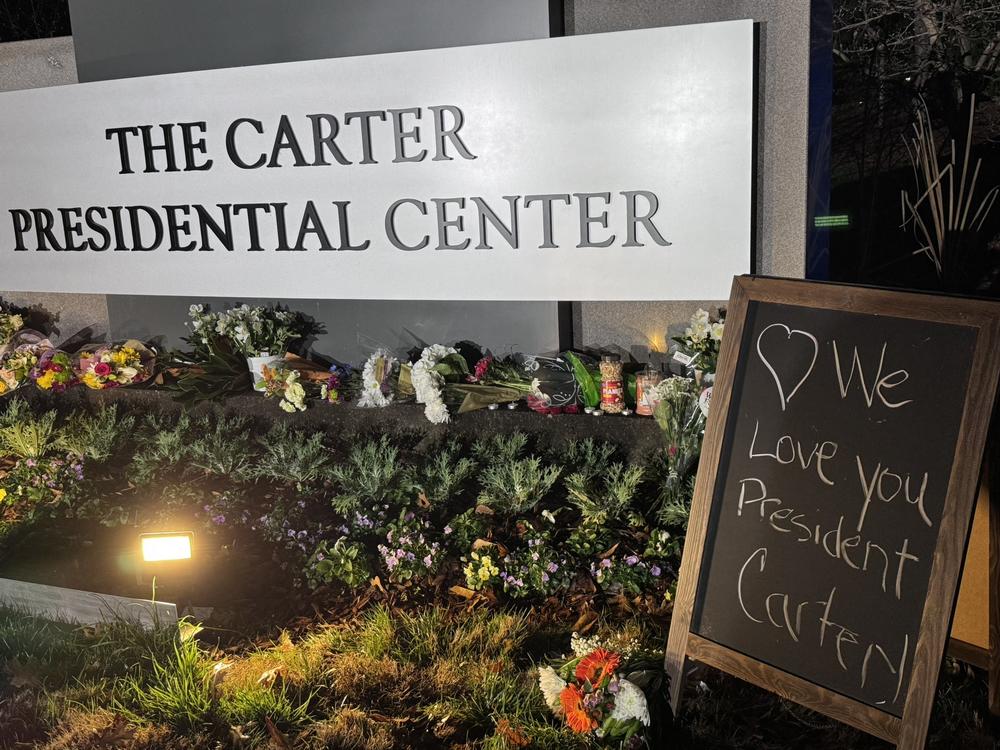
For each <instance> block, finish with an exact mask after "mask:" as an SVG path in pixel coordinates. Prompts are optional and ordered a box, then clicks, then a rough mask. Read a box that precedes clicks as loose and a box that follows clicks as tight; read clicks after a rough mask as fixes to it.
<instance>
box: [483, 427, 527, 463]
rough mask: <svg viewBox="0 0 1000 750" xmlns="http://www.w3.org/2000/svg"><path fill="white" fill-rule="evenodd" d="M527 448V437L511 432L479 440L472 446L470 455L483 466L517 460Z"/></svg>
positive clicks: (520, 433)
mask: <svg viewBox="0 0 1000 750" xmlns="http://www.w3.org/2000/svg"><path fill="white" fill-rule="evenodd" d="M527 448H528V436H527V435H525V434H524V433H523V432H512V433H510V434H509V435H491V436H490V437H488V438H480V439H479V440H477V441H476V442H475V443H473V445H472V455H473V456H475V458H476V460H477V461H479V463H481V464H483V465H484V466H485V465H488V464H493V463H502V462H504V461H514V460H516V459H519V458H521V457H522V456H523V455H524V452H525V450H527Z"/></svg>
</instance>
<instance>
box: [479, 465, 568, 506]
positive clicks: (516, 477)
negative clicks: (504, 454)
mask: <svg viewBox="0 0 1000 750" xmlns="http://www.w3.org/2000/svg"><path fill="white" fill-rule="evenodd" d="M561 472H562V469H561V468H560V467H558V466H547V465H543V464H542V460H541V459H540V458H538V457H537V456H532V457H530V458H522V459H507V460H503V461H497V462H495V463H493V464H492V465H491V466H487V467H486V469H485V470H484V471H483V473H482V478H481V479H480V482H481V487H482V490H481V492H480V493H479V502H480V503H481V504H482V505H486V506H488V507H489V508H492V509H493V510H495V511H498V512H500V513H506V514H508V515H516V514H520V513H526V512H528V511H530V510H532V509H533V508H534V507H535V506H536V505H538V503H539V502H541V501H542V500H543V499H544V498H545V496H546V495H547V494H548V493H549V491H550V490H551V489H552V486H553V485H554V484H555V483H556V480H557V479H559V474H560V473H561Z"/></svg>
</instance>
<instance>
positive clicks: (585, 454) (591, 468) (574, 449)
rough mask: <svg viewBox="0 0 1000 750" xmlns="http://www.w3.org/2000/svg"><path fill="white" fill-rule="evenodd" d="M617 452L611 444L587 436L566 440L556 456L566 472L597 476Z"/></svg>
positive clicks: (605, 469) (604, 470)
mask: <svg viewBox="0 0 1000 750" xmlns="http://www.w3.org/2000/svg"><path fill="white" fill-rule="evenodd" d="M617 452H618V449H617V448H616V447H615V446H614V445H613V444H611V443H609V442H607V441H605V440H595V439H594V438H590V437H588V438H584V439H583V440H570V441H568V442H567V443H566V445H565V446H564V447H563V449H562V450H561V451H560V452H559V454H558V455H557V458H558V460H559V462H560V463H562V464H563V466H564V467H565V471H566V472H567V473H583V474H585V475H587V476H597V475H599V474H603V473H604V472H606V471H607V470H608V467H609V466H610V465H611V461H612V459H614V457H615V454H616V453H617Z"/></svg>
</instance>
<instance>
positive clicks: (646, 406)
mask: <svg viewBox="0 0 1000 750" xmlns="http://www.w3.org/2000/svg"><path fill="white" fill-rule="evenodd" d="M661 379H662V378H661V377H660V372H659V370H654V369H653V368H652V367H647V368H646V369H645V370H643V371H642V372H640V373H639V374H638V375H637V376H636V378H635V413H636V414H641V415H642V416H644V417H651V416H653V412H654V411H655V410H656V405H657V404H658V403H659V399H658V398H657V397H656V386H657V385H659V384H660V380H661Z"/></svg>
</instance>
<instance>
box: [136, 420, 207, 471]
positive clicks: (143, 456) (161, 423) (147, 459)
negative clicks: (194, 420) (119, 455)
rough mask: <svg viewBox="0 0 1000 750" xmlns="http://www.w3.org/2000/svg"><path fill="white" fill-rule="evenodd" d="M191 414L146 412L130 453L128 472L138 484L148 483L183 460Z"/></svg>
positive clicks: (190, 433) (189, 435)
mask: <svg viewBox="0 0 1000 750" xmlns="http://www.w3.org/2000/svg"><path fill="white" fill-rule="evenodd" d="M191 438H192V431H191V418H190V417H188V415H187V414H181V415H180V417H178V418H177V419H176V421H175V420H173V419H172V418H170V417H164V416H160V415H157V414H149V415H147V416H146V419H145V421H144V423H143V425H142V426H141V428H140V429H139V440H138V448H137V449H136V452H135V454H134V455H133V457H132V465H131V467H130V468H129V476H130V477H131V478H132V480H133V481H134V482H136V483H137V484H147V483H149V482H151V481H153V480H154V479H157V478H159V477H161V476H162V475H163V473H164V472H166V471H169V470H172V469H177V468H179V467H181V466H183V465H185V464H186V461H187V459H188V457H189V455H190V448H191V445H190V443H191Z"/></svg>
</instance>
